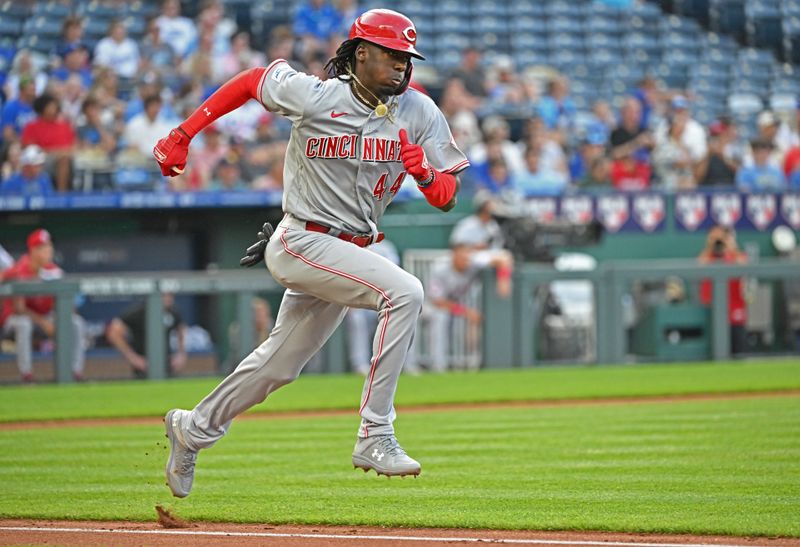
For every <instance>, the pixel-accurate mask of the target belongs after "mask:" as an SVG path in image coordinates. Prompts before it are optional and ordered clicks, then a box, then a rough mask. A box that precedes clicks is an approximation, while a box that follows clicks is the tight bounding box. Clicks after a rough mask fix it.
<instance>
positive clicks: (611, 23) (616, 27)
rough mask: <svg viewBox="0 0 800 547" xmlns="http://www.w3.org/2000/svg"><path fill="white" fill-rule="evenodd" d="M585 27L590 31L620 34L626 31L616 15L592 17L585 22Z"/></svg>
mask: <svg viewBox="0 0 800 547" xmlns="http://www.w3.org/2000/svg"><path fill="white" fill-rule="evenodd" d="M584 29H585V30H586V32H590V33H602V34H612V35H619V34H622V33H623V32H625V26H624V25H623V23H621V22H620V21H619V19H617V18H614V17H600V16H598V17H590V18H589V19H587V20H586V21H585V22H584Z"/></svg>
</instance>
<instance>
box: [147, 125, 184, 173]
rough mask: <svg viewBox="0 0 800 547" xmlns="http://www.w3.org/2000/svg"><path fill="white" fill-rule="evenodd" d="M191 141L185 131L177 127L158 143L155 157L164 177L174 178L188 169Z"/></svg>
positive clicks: (154, 151)
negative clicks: (187, 157)
mask: <svg viewBox="0 0 800 547" xmlns="http://www.w3.org/2000/svg"><path fill="white" fill-rule="evenodd" d="M191 140H192V139H190V138H189V136H188V135H186V133H184V132H183V129H181V128H180V127H176V128H175V129H173V130H172V131H170V132H169V135H167V136H166V137H164V138H163V139H161V140H159V141H158V142H157V143H156V145H155V146H154V147H153V156H155V158H156V161H157V162H158V165H159V167H161V174H162V175H164V176H165V177H174V176H177V175H180V174H181V173H183V170H184V169H186V156H188V155H189V143H190V142H191Z"/></svg>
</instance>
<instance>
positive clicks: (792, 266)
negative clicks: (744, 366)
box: [0, 259, 800, 382]
mask: <svg viewBox="0 0 800 547" xmlns="http://www.w3.org/2000/svg"><path fill="white" fill-rule="evenodd" d="M667 277H679V278H681V279H684V280H686V281H694V282H697V281H700V280H702V279H709V280H710V281H711V283H712V286H713V289H712V292H713V303H712V306H711V309H710V316H711V358H713V359H715V360H724V359H727V358H729V357H730V331H729V325H728V280H729V279H730V278H732V277H747V278H751V279H758V280H792V281H797V280H798V279H800V265H798V264H797V263H795V262H790V261H785V260H780V259H763V260H761V261H760V262H758V263H755V264H746V265H721V264H720V265H717V264H714V265H700V264H697V263H696V262H694V261H687V260H640V261H633V260H631V261H608V262H604V263H602V264H601V265H600V266H599V267H597V268H596V269H594V270H590V271H567V272H565V271H558V270H556V269H555V268H553V267H546V266H541V265H533V264H521V265H518V266H517V268H516V270H515V272H514V277H513V281H514V291H513V294H512V296H511V298H508V299H498V298H497V297H496V296H495V292H494V289H495V286H494V284H495V278H494V275H493V273H492V272H491V271H487V272H484V275H483V290H482V292H481V295H482V302H483V304H482V306H483V312H484V314H483V315H484V317H483V332H482V339H483V342H482V350H483V351H482V363H483V364H482V366H483V367H486V368H504V367H519V366H521V367H527V366H534V365H537V364H539V360H538V359H537V357H536V355H537V349H536V341H537V338H536V336H534V334H535V330H536V325H537V319H538V318H537V307H536V303H535V294H536V289H537V288H538V287H541V286H543V285H547V284H550V283H553V282H554V281H559V280H562V281H563V280H586V281H588V282H590V283H591V284H592V285H593V287H594V292H593V293H594V314H595V321H594V326H595V327H594V328H595V329H596V332H595V339H596V351H595V352H594V353H593V358H592V359H591V361H593V362H597V363H622V362H625V361H626V360H628V359H629V352H628V344H627V341H626V332H625V328H624V321H623V316H624V304H623V300H624V296H625V294H626V292H627V291H628V290H629V288H630V285H631V283H633V282H634V281H641V280H647V279H653V280H659V279H665V278H667ZM272 291H276V292H282V291H283V289H282V287H280V286H279V285H278V284H277V283H276V282H275V281H274V280H273V279H272V278H270V277H269V276H265V275H264V272H263V271H257V272H247V271H242V272H237V271H219V272H213V273H206V272H157V273H141V272H137V273H124V274H123V273H120V274H114V275H107V274H106V275H85V276H66V277H64V278H63V279H60V280H57V281H46V282H45V281H35V282H13V283H4V284H0V298H4V297H9V296H13V295H35V294H52V295H54V296H55V300H56V311H55V321H56V340H55V362H56V381H57V382H71V381H72V374H71V370H70V355H71V344H72V341H71V336H70V329H71V323H70V316H71V313H72V310H73V305H74V301H75V297H76V295H79V294H82V295H84V296H89V297H91V296H112V295H113V296H143V297H144V298H145V300H146V318H147V326H146V338H147V346H146V353H147V359H148V362H149V363H150V366H151V369H150V377H151V378H154V379H161V378H166V377H167V369H166V366H167V364H166V362H165V358H164V356H165V355H166V352H165V351H164V350H165V347H166V346H165V345H166V344H167V340H166V334H165V332H164V329H163V327H162V313H163V304H162V300H161V294H162V293H164V292H171V293H175V294H211V295H224V294H228V295H235V297H236V301H237V313H236V320H237V321H238V323H239V325H240V327H241V328H240V329H239V330H238V337H239V343H238V347H239V348H241V349H240V350H239V352H240V355H237V356H235V357H236V358H241V357H244V355H246V354H247V353H249V351H251V349H252V339H253V332H252V329H253V327H252V317H251V307H250V306H251V300H252V298H253V296H254V295H255V294H256V293H264V292H272ZM334 338H335V339H333V340H331V341H330V342H329V346H331V347H330V348H329V350H328V351H329V355H333V356H336V357H334V358H333V359H329V361H330V362H329V363H328V366H327V367H326V371H327V372H344V371H345V370H346V369H347V367H346V366H345V364H344V353H345V352H344V342H343V339H342V338H343V337H342V336H341V335H336V336H335V337H334ZM340 355H341V356H342V357H341V358H339V357H338V356H340ZM331 362H333V363H334V365H333V366H331Z"/></svg>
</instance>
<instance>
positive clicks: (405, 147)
mask: <svg viewBox="0 0 800 547" xmlns="http://www.w3.org/2000/svg"><path fill="white" fill-rule="evenodd" d="M400 159H402V160H403V167H405V169H406V171H408V174H409V175H411V176H412V177H414V179H415V180H416V181H417V182H423V181H426V180H428V179H430V178H431V166H430V165H429V164H428V158H427V156H425V150H423V149H422V147H421V146H420V145H418V144H411V143H410V142H408V133H407V132H406V130H405V129H401V130H400Z"/></svg>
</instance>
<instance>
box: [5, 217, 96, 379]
mask: <svg viewBox="0 0 800 547" xmlns="http://www.w3.org/2000/svg"><path fill="white" fill-rule="evenodd" d="M27 243H28V253H27V254H25V255H23V256H22V257H21V258H20V259H19V260H18V261H17V262H16V263H15V264H14V265H13V266H12V267H11V268H9V269H7V270H5V271H4V272H3V274H2V281H4V282H5V281H26V280H27V281H32V280H43V281H52V280H54V279H58V278H60V277H61V276H63V275H64V272H63V271H62V270H61V268H59V267H58V266H56V265H55V264H54V263H53V242H52V240H51V238H50V233H49V232H48V231H47V230H43V229H41V228H40V229H38V230H34V231H33V232H31V234H30V235H29V236H28V241H27ZM54 304H55V299H54V298H53V296H52V295H32V296H15V297H13V298H7V299H5V301H3V303H2V307H0V332H2V335H3V337H4V338H5V337H12V338H13V339H14V342H15V346H16V353H17V366H18V368H19V372H20V375H21V376H22V381H23V382H32V381H33V359H32V353H33V342H34V339H35V338H36V339H39V340H42V339H46V338H53V336H54V335H55V321H54V318H53V307H54ZM85 332H86V324H85V322H84V320H83V318H82V317H80V316H79V315H77V314H75V313H73V314H72V335H73V337H72V348H73V354H72V374H73V376H74V377H75V379H76V380H82V379H83V363H84V358H85V348H84V338H85V336H84V334H85Z"/></svg>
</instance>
